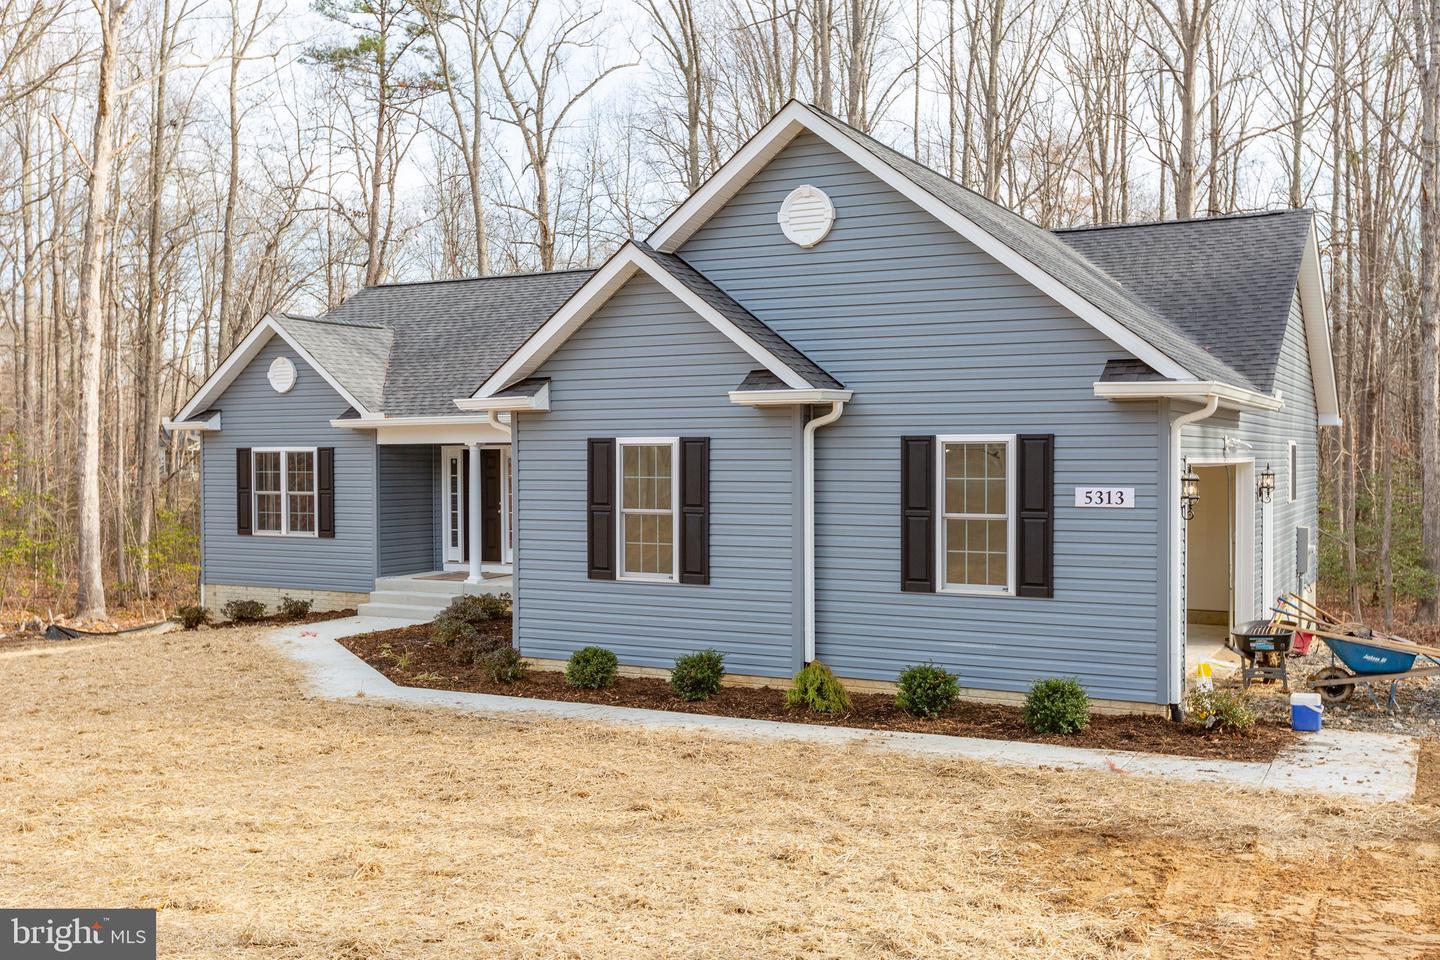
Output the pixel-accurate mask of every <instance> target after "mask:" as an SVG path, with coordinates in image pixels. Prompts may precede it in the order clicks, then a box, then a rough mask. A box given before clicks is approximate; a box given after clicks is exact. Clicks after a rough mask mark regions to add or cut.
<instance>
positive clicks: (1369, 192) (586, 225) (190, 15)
mask: <svg viewBox="0 0 1440 960" xmlns="http://www.w3.org/2000/svg"><path fill="white" fill-rule="evenodd" d="M1437 67H1440V0H1401V2H1397V0H1266V2H1259V0H612V2H608V3H602V2H601V0H565V2H564V3H559V2H554V0H549V2H546V0H373V2H372V0H319V2H318V4H317V5H316V6H314V7H303V6H298V5H297V4H296V3H286V2H282V0H0V344H3V347H0V399H3V406H0V610H3V609H5V608H7V607H8V608H11V609H12V610H13V609H16V608H19V609H26V608H28V609H31V610H37V611H41V610H46V609H53V610H56V611H57V612H59V611H62V610H63V611H66V612H75V613H77V614H80V615H86V616H97V615H100V614H102V613H103V612H104V611H105V608H106V604H107V601H108V602H109V603H110V605H112V606H113V605H115V604H116V603H117V602H118V603H122V604H129V605H136V604H149V605H151V606H165V605H168V604H174V603H176V602H180V601H182V600H184V599H187V598H189V597H192V596H193V592H194V582H195V566H194V565H195V560H196V526H197V524H196V504H195V496H196V472H195V456H194V451H193V449H192V448H191V447H190V445H189V444H190V443H193V441H187V440H185V439H175V440H172V439H170V438H168V437H166V436H165V435H164V434H163V432H162V431H161V428H160V420H161V418H162V417H163V416H167V415H169V414H171V413H173V412H174V411H175V410H176V409H177V408H178V407H179V406H180V404H181V403H183V402H184V400H185V399H186V398H187V397H188V395H189V394H190V393H191V391H192V390H193V388H194V387H195V386H197V385H198V384H199V383H200V382H201V381H203V380H204V378H205V377H206V376H207V375H208V373H209V372H210V371H211V370H212V369H213V368H214V367H215V366H216V364H217V363H218V362H219V361H220V360H221V359H222V358H223V357H224V356H225V354H226V353H227V351H228V350H229V349H230V347H231V346H232V345H233V344H234V343H235V342H236V341H237V340H238V339H239V337H240V336H242V335H243V334H244V333H245V331H246V330H247V329H248V328H249V327H250V326H251V325H252V324H253V323H255V322H256V321H257V320H258V319H259V318H260V317H261V316H263V315H264V313H266V312H267V311H269V310H272V309H287V310H293V311H298V312H301V313H307V314H308V313H315V312H319V311H321V310H324V309H325V308H327V307H329V306H331V305H333V304H335V303H337V302H339V301H340V300H342V299H343V298H344V297H345V296H347V295H348V294H350V293H352V292H354V291H355V290H356V289H358V288H359V287H361V286H362V285H365V284H370V283H377V282H385V281H395V280H406V279H430V278H450V277H463V276H472V275H478V274H486V273H492V272H513V271H532V270H546V269H551V268H558V267H567V266H584V265H593V264H596V263H598V262H599V261H601V260H603V259H604V257H605V256H606V255H607V254H608V253H609V252H610V251H611V250H613V249H614V248H615V247H616V246H617V245H618V244H619V243H620V242H621V241H622V240H623V239H625V238H627V237H631V236H643V235H644V234H645V232H646V231H647V229H648V228H649V227H650V226H651V225H652V224H653V223H654V222H655V221H656V219H657V218H658V217H660V216H661V215H663V214H664V213H665V212H666V211H667V210H668V209H670V207H671V206H672V205H673V204H674V203H676V202H677V201H678V200H680V199H681V198H683V197H684V196H685V195H686V194H687V193H688V192H689V191H690V190H692V189H693V188H694V187H695V186H697V185H698V184H699V183H701V182H702V181H703V180H704V179H705V178H706V177H707V176H708V175H709V174H710V173H711V172H713V171H714V170H715V168H716V167H717V165H718V164H719V163H721V162H723V161H724V160H725V159H726V158H727V157H728V156H729V155H730V154H731V153H732V152H733V151H734V150H735V149H736V147H737V146H738V145H739V144H741V143H742V142H743V141H744V140H745V139H746V138H747V137H748V136H749V135H750V134H752V133H753V132H754V131H755V130H756V129H758V127H759V126H760V125H761V124H763V123H764V122H765V121H766V120H767V119H769V117H770V116H771V115H772V114H773V113H775V112H776V111H777V110H778V109H779V108H780V107H781V106H783V105H784V104H785V103H786V102H787V101H788V100H790V99H791V98H799V99H802V100H807V101H810V102H813V103H815V104H816V105H818V106H819V107H820V108H821V109H824V110H827V111H830V112H832V113H834V114H836V115H838V116H840V117H841V118H843V119H845V120H847V121H849V122H850V123H851V124H853V125H855V126H856V127H859V128H860V129H862V130H865V131H867V132H870V133H873V134H874V135H875V136H877V137H879V138H880V139H882V140H884V141H886V142H888V143H890V144H892V145H894V146H895V147H897V148H898V149H900V150H902V151H905V152H907V153H909V154H911V155H912V156H915V157H917V158H918V159H919V160H921V161H922V162H924V163H926V164H929V165H930V166H932V167H935V168H936V169H938V170H941V171H943V172H944V173H946V174H947V175H948V176H950V177H952V178H954V179H956V180H958V181H960V182H961V183H963V184H965V185H967V186H969V187H971V188H973V189H975V190H977V191H979V192H981V193H983V194H985V195H986V196H988V197H991V198H993V199H995V200H997V201H998V202H1000V203H1002V204H1004V205H1006V206H1007V207H1010V208H1012V209H1014V210H1017V211H1019V212H1021V213H1023V214H1024V215H1025V216H1027V217H1030V218H1031V219H1032V220H1034V221H1036V222H1037V223H1039V224H1041V225H1043V226H1046V227H1058V226H1068V225H1074V224H1081V223H1108V222H1120V221H1134V220H1150V219H1157V218H1159V219H1169V218H1183V217H1191V216H1206V215H1211V214H1223V213H1229V212H1234V211H1243V210H1254V209H1262V208H1274V207H1301V206H1305V207H1311V208H1313V209H1315V210H1316V211H1317V213H1318V215H1319V226H1320V231H1321V236H1322V241H1321V243H1322V253H1323V256H1324V259H1325V264H1326V268H1327V271H1328V273H1327V277H1328V294H1329V305H1330V316H1331V321H1332V324H1333V339H1334V347H1335V353H1336V359H1337V364H1338V373H1339V378H1340V390H1341V403H1342V410H1343V411H1344V414H1345V426H1344V427H1343V428H1342V429H1340V430H1333V429H1332V430H1327V431H1325V433H1326V438H1325V442H1324V449H1323V457H1322V461H1323V469H1322V492H1323V502H1324V507H1323V510H1324V520H1323V524H1322V527H1323V535H1322V548H1323V550H1322V571H1323V580H1324V584H1325V586H1326V588H1327V589H1328V590H1329V591H1331V592H1334V593H1338V594H1339V595H1341V597H1342V598H1343V599H1344V600H1345V601H1347V602H1349V603H1351V604H1352V605H1358V604H1360V603H1361V602H1366V603H1378V604H1379V605H1380V606H1381V607H1382V608H1383V609H1384V611H1385V614H1386V616H1389V615H1391V612H1392V611H1394V610H1396V609H1397V605H1398V609H1399V613H1400V614H1401V615H1404V616H1409V615H1410V613H1411V610H1410V605H1418V613H1419V615H1420V616H1421V617H1422V618H1426V617H1428V618H1433V616H1434V608H1435V602H1434V596H1435V591H1434V582H1435V577H1434V573H1433V571H1434V570H1435V569H1436V568H1437V563H1436V558H1437V555H1440V434H1437V411H1436V396H1437V394H1436V379H1437V369H1436V366H1437V352H1440V327H1437V324H1436V320H1437V303H1436V296H1437V289H1436V263H1437V257H1440V246H1437V240H1440V236H1437V234H1440V218H1437V215H1436V210H1435V197H1436V196H1437V170H1440V165H1437V162H1436V160H1437V139H1436V124H1437V107H1440V72H1437Z"/></svg>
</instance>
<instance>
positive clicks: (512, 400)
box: [455, 383, 550, 413]
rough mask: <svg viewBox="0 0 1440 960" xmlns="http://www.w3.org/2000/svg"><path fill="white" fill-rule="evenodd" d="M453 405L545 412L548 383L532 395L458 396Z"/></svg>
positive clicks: (548, 405)
mask: <svg viewBox="0 0 1440 960" xmlns="http://www.w3.org/2000/svg"><path fill="white" fill-rule="evenodd" d="M455 406H457V407H459V408H460V409H461V410H476V411H481V412H484V411H488V410H494V411H496V412H497V413H500V412H504V411H507V410H519V411H523V412H527V413H528V412H531V411H536V412H540V413H545V412H548V411H549V410H550V384H548V383H547V384H545V385H544V386H542V387H541V388H540V389H539V390H537V391H535V393H534V395H532V396H528V397H479V398H477V397H460V398H459V399H457V400H456V401H455Z"/></svg>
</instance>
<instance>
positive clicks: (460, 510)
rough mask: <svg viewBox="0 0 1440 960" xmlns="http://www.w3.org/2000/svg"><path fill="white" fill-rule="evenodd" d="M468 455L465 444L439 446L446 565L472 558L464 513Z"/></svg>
mask: <svg viewBox="0 0 1440 960" xmlns="http://www.w3.org/2000/svg"><path fill="white" fill-rule="evenodd" d="M469 459H470V458H469V457H468V456H467V455H466V450H465V448H464V447H441V448H440V504H441V511H442V514H441V515H442V520H443V523H444V526H443V527H442V530H443V531H444V541H445V549H444V551H443V556H444V558H445V564H446V566H451V565H454V566H463V565H464V564H465V563H467V562H469V559H470V557H469V553H468V551H467V550H466V547H467V546H468V542H469V539H470V527H469V524H467V523H466V516H465V500H466V498H467V497H468V496H469V492H468V491H469V488H470V483H469V475H470V471H469V470H468V469H467V467H468V466H469Z"/></svg>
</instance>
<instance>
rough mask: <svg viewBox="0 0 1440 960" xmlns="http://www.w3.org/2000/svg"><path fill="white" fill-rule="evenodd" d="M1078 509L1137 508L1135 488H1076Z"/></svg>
mask: <svg viewBox="0 0 1440 960" xmlns="http://www.w3.org/2000/svg"><path fill="white" fill-rule="evenodd" d="M1075 506H1077V507H1123V508H1127V509H1128V508H1130V507H1134V506H1135V488H1134V487H1076V488H1075Z"/></svg>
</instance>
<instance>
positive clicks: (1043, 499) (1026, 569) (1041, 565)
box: [1015, 433, 1055, 597]
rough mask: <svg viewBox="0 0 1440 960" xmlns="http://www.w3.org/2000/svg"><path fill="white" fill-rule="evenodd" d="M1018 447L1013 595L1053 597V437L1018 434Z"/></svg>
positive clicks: (1047, 434)
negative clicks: (1017, 528) (1016, 545)
mask: <svg viewBox="0 0 1440 960" xmlns="http://www.w3.org/2000/svg"><path fill="white" fill-rule="evenodd" d="M1016 444H1017V446H1018V447H1019V452H1020V456H1019V460H1020V462H1019V464H1018V469H1019V471H1020V475H1019V478H1018V479H1019V483H1018V484H1017V489H1018V490H1019V501H1020V502H1019V504H1018V505H1017V506H1018V508H1019V511H1018V512H1019V516H1018V518H1017V522H1018V523H1019V524H1020V528H1019V530H1018V531H1017V536H1016V538H1015V541H1016V543H1017V544H1018V545H1019V550H1018V553H1019V556H1018V557H1016V585H1015V592H1016V594H1017V595H1019V596H1022V597H1053V596H1054V595H1055V435H1054V434H1053V433H1036V434H1021V435H1020V436H1019V437H1017V438H1016Z"/></svg>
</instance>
